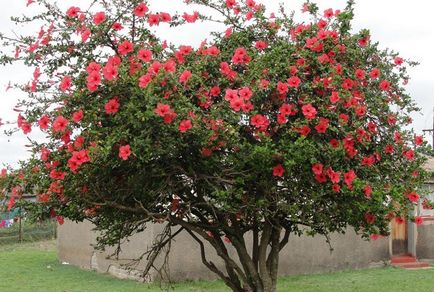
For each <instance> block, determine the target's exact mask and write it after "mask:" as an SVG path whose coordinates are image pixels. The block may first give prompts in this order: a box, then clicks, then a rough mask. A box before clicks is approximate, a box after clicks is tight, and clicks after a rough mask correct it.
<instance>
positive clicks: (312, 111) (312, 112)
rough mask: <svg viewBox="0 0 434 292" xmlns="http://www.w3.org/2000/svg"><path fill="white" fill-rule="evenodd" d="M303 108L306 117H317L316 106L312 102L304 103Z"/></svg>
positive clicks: (310, 118) (309, 118)
mask: <svg viewBox="0 0 434 292" xmlns="http://www.w3.org/2000/svg"><path fill="white" fill-rule="evenodd" d="M301 110H302V112H303V115H304V116H305V117H306V119H308V120H312V119H314V118H315V117H316V113H317V111H316V108H314V107H313V106H312V105H311V104H310V103H309V104H306V105H303V106H302V107H301Z"/></svg>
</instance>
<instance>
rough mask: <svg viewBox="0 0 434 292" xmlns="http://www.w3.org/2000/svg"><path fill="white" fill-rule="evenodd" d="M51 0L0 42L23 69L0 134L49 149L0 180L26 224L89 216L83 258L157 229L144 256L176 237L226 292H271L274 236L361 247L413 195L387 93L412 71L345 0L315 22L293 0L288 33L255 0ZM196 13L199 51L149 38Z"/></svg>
mask: <svg viewBox="0 0 434 292" xmlns="http://www.w3.org/2000/svg"><path fill="white" fill-rule="evenodd" d="M52 2H53V1H49V0H39V1H35V2H34V3H31V4H30V5H38V4H39V5H41V6H42V7H43V8H44V9H45V10H46V11H45V12H44V14H41V17H31V18H27V17H24V18H22V19H17V21H18V22H22V23H26V24H29V23H32V22H34V21H38V22H39V21H41V20H43V21H44V22H45V23H44V24H43V26H42V28H41V30H40V32H39V34H37V35H36V36H28V37H22V38H18V39H16V38H9V37H6V36H3V40H4V48H5V51H7V50H9V49H10V50H11V51H12V53H10V54H9V53H7V52H6V53H4V54H3V56H2V58H1V61H2V63H3V64H7V63H12V62H21V61H24V63H25V64H26V65H28V66H29V67H30V68H31V70H34V71H35V73H34V74H33V77H34V78H33V79H32V80H30V81H29V82H28V84H26V85H22V86H19V87H20V88H21V89H22V90H24V91H26V92H28V98H27V99H25V100H23V101H21V102H20V104H19V105H18V106H17V108H19V109H20V110H21V114H20V115H19V117H18V120H17V129H19V130H21V131H23V132H24V134H27V133H30V132H31V130H32V127H39V128H40V129H41V131H43V132H44V133H46V135H47V137H48V139H47V140H46V141H44V142H43V143H41V142H39V143H38V142H36V141H32V145H31V146H32V148H31V149H32V150H33V156H32V158H31V159H29V160H28V161H26V162H25V163H24V164H23V165H22V169H21V170H20V171H19V172H16V171H15V172H12V174H14V173H15V174H16V175H9V176H7V177H8V178H9V181H8V184H7V185H8V187H9V188H14V190H15V192H13V197H14V198H16V197H18V198H19V196H20V194H21V193H23V192H36V194H38V203H37V204H32V205H29V206H28V208H29V209H30V210H32V211H33V212H34V213H33V214H35V217H40V218H42V217H44V216H45V217H47V216H51V217H57V218H58V220H59V222H60V223H61V222H63V217H67V218H69V219H72V220H77V221H81V220H85V219H87V220H90V221H91V222H93V223H94V224H95V226H96V229H97V230H98V231H99V232H100V234H101V235H100V237H99V238H98V244H99V247H100V248H102V247H104V246H106V245H114V244H117V243H118V242H119V241H120V239H122V238H125V237H129V236H131V235H133V234H135V233H137V232H140V231H142V230H143V229H144V228H145V227H146V223H148V222H152V223H158V224H167V227H166V228H164V236H161V237H160V238H161V239H162V240H160V241H158V242H156V245H155V246H154V247H153V248H152V249H151V252H158V251H160V250H162V247H163V246H164V245H166V244H168V242H170V240H171V239H173V238H174V237H175V236H176V235H177V234H179V233H180V232H187V233H188V234H190V235H191V237H192V239H193V240H194V241H196V242H197V243H198V245H199V247H200V251H201V259H202V262H203V264H204V265H205V266H206V267H208V268H209V269H210V270H211V271H213V272H214V273H216V274H217V275H218V276H219V277H220V278H221V279H223V281H224V282H225V283H226V284H227V285H228V286H229V287H230V288H231V289H232V290H233V291H275V289H276V283H277V272H278V264H279V252H280V251H281V250H282V249H283V248H284V247H285V245H286V244H287V242H288V238H289V236H300V235H302V234H308V235H314V234H321V235H324V236H326V237H327V236H328V234H329V233H331V232H345V230H346V229H347V228H348V227H349V226H351V227H353V228H354V229H355V230H356V231H357V232H358V233H359V234H360V235H361V236H363V237H365V238H367V239H368V238H369V237H371V238H378V236H380V235H387V234H388V232H389V222H390V221H391V220H397V221H399V222H403V219H402V218H406V217H408V216H409V214H411V212H409V210H412V209H413V208H414V206H415V204H417V203H418V202H419V201H420V200H421V199H422V198H423V195H422V194H419V190H418V186H419V185H420V183H421V182H422V181H423V171H422V169H421V164H422V162H423V159H422V158H421V157H420V156H419V155H417V152H415V147H417V146H418V145H420V144H421V143H422V142H421V139H420V137H416V138H415V135H414V133H413V132H412V131H409V130H407V129H408V128H409V127H408V125H409V124H410V123H411V118H410V116H409V115H410V113H412V112H413V111H415V110H417V108H416V107H415V105H414V103H413V101H412V99H411V97H410V96H409V95H408V94H407V93H406V92H405V89H404V85H405V84H406V83H407V80H408V78H409V77H408V76H407V73H406V66H411V65H414V63H413V62H411V61H409V60H407V59H404V58H402V57H399V56H398V55H397V54H395V53H391V52H390V51H388V50H381V49H379V48H378V46H377V44H376V43H374V42H372V41H371V38H370V35H369V31H367V30H362V31H360V32H352V31H351V19H352V17H353V3H352V1H349V2H348V5H347V7H346V8H344V9H343V10H342V11H339V10H333V9H327V10H325V11H324V12H322V11H320V10H319V9H318V7H317V6H316V5H315V4H313V3H310V2H308V3H306V4H305V5H304V6H303V9H302V10H303V12H305V13H307V14H310V15H311V20H310V21H309V22H305V23H297V22H296V21H295V20H294V19H293V18H292V16H290V15H292V14H287V13H286V12H285V10H284V9H283V8H282V9H281V11H279V12H276V13H273V14H271V15H269V14H268V13H269V12H266V11H265V7H264V6H263V5H262V4H259V3H257V2H255V1H254V0H246V1H240V0H231V1H229V0H226V1H223V0H206V1H205V0H190V1H186V2H188V4H199V5H201V6H202V8H203V9H202V10H203V11H209V12H210V15H211V11H214V12H215V13H213V15H214V16H212V17H211V16H208V15H205V14H203V13H202V14H200V13H198V12H197V11H195V10H194V9H193V8H192V9H190V10H189V11H182V12H180V13H179V14H173V15H171V14H169V13H167V12H160V11H153V9H152V6H151V4H152V3H146V2H142V1H137V0H114V1H92V2H93V5H91V6H90V7H75V6H73V7H70V8H69V9H67V10H65V11H63V10H61V9H59V8H57V6H56V5H53V3H52ZM71 3H72V2H71ZM72 4H73V3H72ZM188 7H190V6H188ZM196 7H197V6H196ZM207 9H208V10H207ZM216 13H219V16H216ZM197 21H204V22H205V23H206V22H207V21H216V22H218V23H220V24H222V23H223V24H222V25H225V26H227V27H226V28H223V29H222V30H221V31H216V32H214V34H213V38H212V39H209V41H204V42H203V43H202V44H201V45H200V46H199V47H193V46H191V45H189V44H188V43H185V44H183V45H181V46H175V45H171V44H169V43H166V42H164V41H160V40H159V38H158V36H156V35H154V33H153V32H152V30H151V27H153V26H163V27H164V28H165V29H167V30H169V29H170V27H172V26H180V25H186V26H188V25H190V23H194V22H197ZM397 60H398V61H397ZM35 68H36V69H37V70H36V69H35ZM424 202H426V201H424ZM424 204H425V203H424ZM426 204H428V203H426ZM410 219H411V220H415V221H416V222H418V223H420V222H421V218H412V217H410ZM247 238H251V239H252V240H251V241H250V239H249V240H247ZM204 243H207V244H209V246H211V247H212V248H213V249H214V250H215V252H216V253H217V255H218V256H219V257H220V258H221V260H222V261H223V262H224V265H223V268H219V267H217V266H216V265H214V263H213V262H211V261H209V260H208V258H207V254H206V250H205V248H204ZM229 249H235V251H236V254H237V256H238V258H237V259H234V258H232V257H231V256H230V255H229ZM150 258H151V259H155V257H150Z"/></svg>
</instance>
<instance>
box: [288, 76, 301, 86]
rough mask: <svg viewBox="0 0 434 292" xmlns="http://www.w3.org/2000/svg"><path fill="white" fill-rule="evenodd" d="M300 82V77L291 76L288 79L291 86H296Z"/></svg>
mask: <svg viewBox="0 0 434 292" xmlns="http://www.w3.org/2000/svg"><path fill="white" fill-rule="evenodd" d="M300 84H301V80H300V78H298V77H297V76H292V77H290V78H289V79H288V85H289V86H290V87H293V88H298V87H299V86H300Z"/></svg>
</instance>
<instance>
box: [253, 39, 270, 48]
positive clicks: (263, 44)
mask: <svg viewBox="0 0 434 292" xmlns="http://www.w3.org/2000/svg"><path fill="white" fill-rule="evenodd" d="M267 47H268V44H267V43H266V42H264V41H257V42H256V43H255V48H256V49H258V50H265V49H266V48H267Z"/></svg>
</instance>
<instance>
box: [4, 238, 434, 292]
mask: <svg viewBox="0 0 434 292" xmlns="http://www.w3.org/2000/svg"><path fill="white" fill-rule="evenodd" d="M0 268H1V269H0V291H31V292H37V291H38V292H39V291H41V292H42V291H43V292H50V291H56V292H75V291H77V292H87V291H92V292H99V291H104V292H105V291H110V292H112V291H113V292H117V291H119V292H121V291H122V292H129V291H149V292H154V291H161V289H160V288H159V286H158V285H148V284H142V283H137V282H134V281H128V280H119V279H115V278H112V277H110V276H108V275H102V274H98V273H96V272H91V271H84V270H80V269H78V268H76V267H73V266H68V265H62V264H60V263H58V262H57V260H56V252H55V244H54V242H52V241H42V242H34V243H25V244H22V245H19V244H13V245H3V246H0ZM433 287H434V270H416V271H408V270H401V269H397V268H380V269H370V270H359V271H348V272H340V273H329V274H320V275H310V276H291V277H285V278H281V279H280V281H279V285H278V291H281V292H286V291H297V292H298V291H321V292H323V291H418V292H423V291H434V288H433ZM173 290H174V291H180V292H187V291H188V292H202V291H203V292H205V291H207V292H208V291H210V292H217V291H229V290H228V289H227V288H226V287H225V286H224V285H223V283H222V282H220V281H216V282H184V283H178V284H175V285H173Z"/></svg>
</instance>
